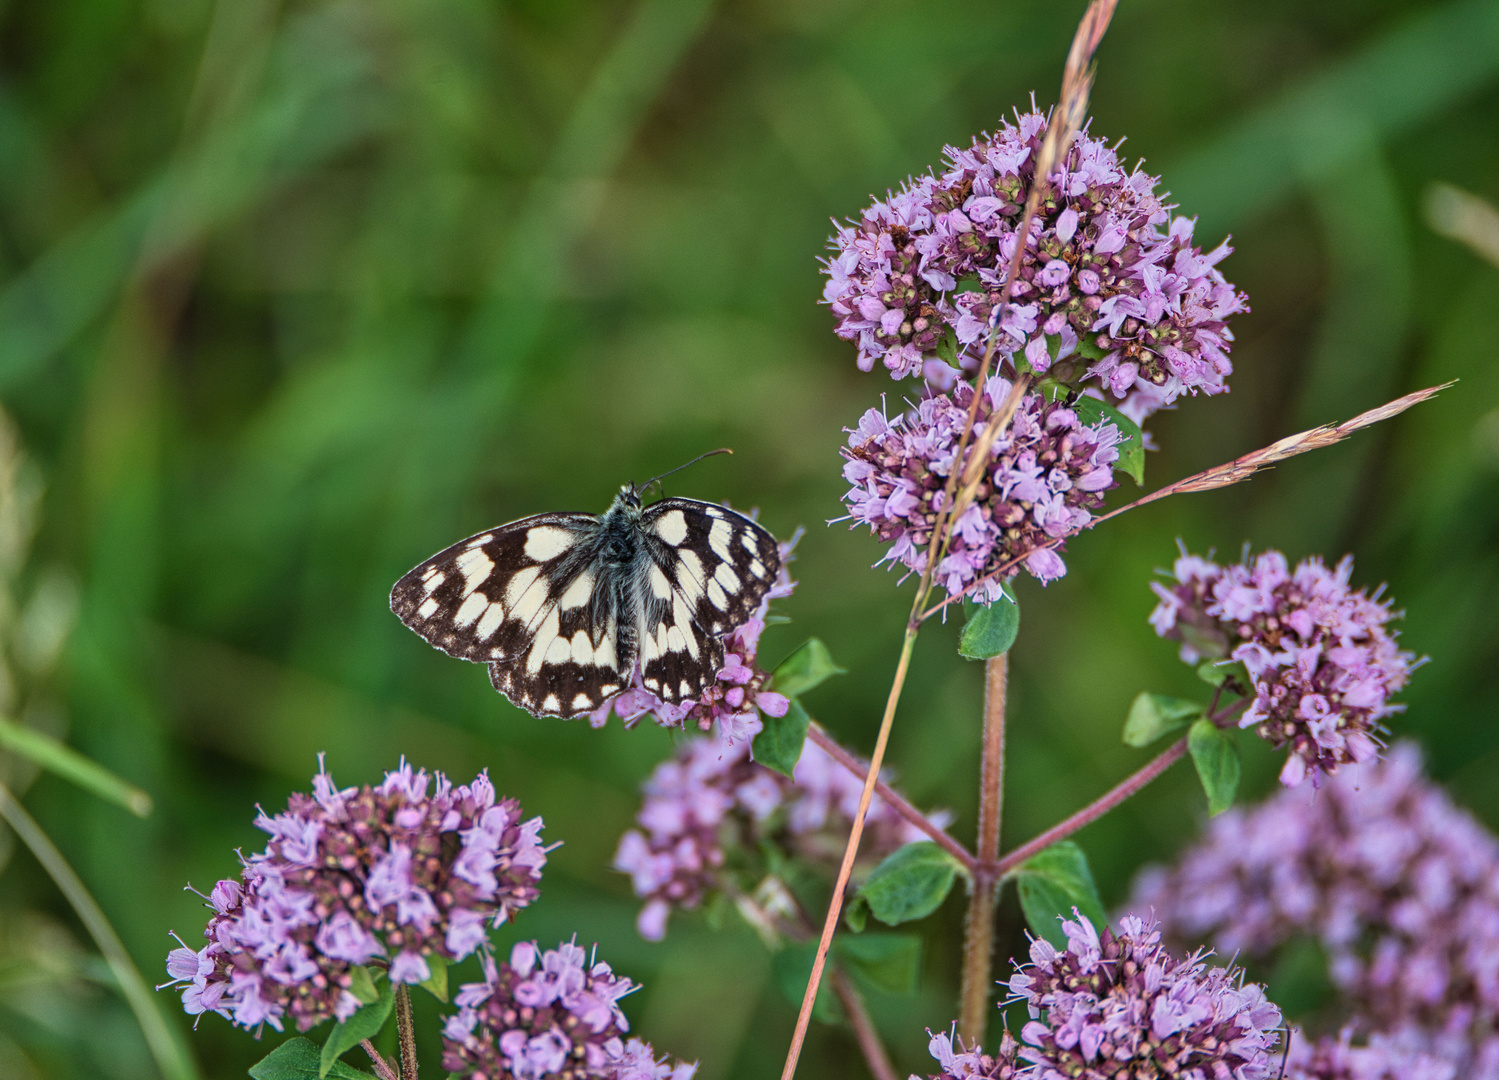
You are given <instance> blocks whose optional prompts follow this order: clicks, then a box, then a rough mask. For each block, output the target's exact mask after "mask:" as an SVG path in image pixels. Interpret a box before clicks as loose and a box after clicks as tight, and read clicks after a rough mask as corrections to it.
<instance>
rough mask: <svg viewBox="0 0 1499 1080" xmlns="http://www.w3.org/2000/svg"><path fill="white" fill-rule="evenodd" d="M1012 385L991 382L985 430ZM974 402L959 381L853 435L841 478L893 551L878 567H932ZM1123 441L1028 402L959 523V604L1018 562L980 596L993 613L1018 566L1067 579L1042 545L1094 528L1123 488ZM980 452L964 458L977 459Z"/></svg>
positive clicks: (946, 568)
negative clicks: (937, 530) (1117, 468)
mask: <svg viewBox="0 0 1499 1080" xmlns="http://www.w3.org/2000/svg"><path fill="white" fill-rule="evenodd" d="M1010 387H1011V384H1010V383H1009V382H1007V381H1005V380H1004V379H1000V378H995V377H991V378H990V379H989V383H988V392H987V393H986V395H985V397H984V398H983V400H982V401H981V402H980V403H979V409H978V413H977V416H976V417H975V421H974V423H975V428H976V429H978V428H982V427H983V425H984V424H985V422H986V421H987V420H988V417H989V414H990V411H991V410H992V409H994V408H997V407H998V406H999V404H1000V403H1001V402H1003V401H1004V400H1005V398H1006V396H1007V395H1008V394H1009V392H1010ZM972 401H973V389H972V388H971V387H970V386H969V385H968V384H967V383H962V384H960V385H958V386H957V388H956V389H955V390H954V391H953V393H952V394H950V395H949V394H937V395H932V396H929V397H926V398H923V399H922V400H921V401H920V402H919V403H918V404H917V405H916V406H915V408H913V409H912V410H911V411H910V412H908V413H905V414H904V415H901V416H898V417H896V418H895V419H894V420H887V419H886V418H885V416H884V415H883V414H882V413H881V412H879V411H877V410H874V409H871V410H870V411H869V412H867V413H865V414H864V418H863V419H862V420H861V421H860V422H859V426H858V427H857V428H856V429H854V430H852V431H850V432H849V438H848V446H847V448H846V449H845V450H844V451H843V456H844V457H845V458H846V459H847V464H845V465H844V467H843V478H844V479H845V480H847V481H848V482H849V484H850V485H851V486H850V488H849V490H848V492H847V493H846V494H845V495H844V497H843V500H844V502H845V503H846V504H847V505H848V510H849V517H850V518H851V519H852V521H853V522H854V523H855V524H860V523H862V524H865V525H868V526H869V527H870V529H871V530H872V531H873V532H874V534H875V535H876V536H878V537H879V538H880V539H881V540H882V541H885V542H886V543H889V544H890V547H889V548H888V549H887V550H886V552H885V556H884V558H883V559H881V560H880V561H881V562H884V561H886V560H889V561H891V562H898V563H901V564H902V565H904V566H906V567H908V568H909V569H911V570H913V571H916V572H918V573H919V572H920V571H921V570H922V569H923V568H924V567H925V565H926V560H927V554H928V553H927V548H928V545H929V544H930V542H931V538H932V528H933V527H934V525H935V523H936V518H937V510H938V508H939V506H940V504H941V501H942V494H943V491H944V489H945V487H946V485H947V479H948V477H949V476H950V475H951V474H952V471H953V469H954V467H955V466H954V457H955V452H956V449H957V444H958V439H959V438H960V436H961V435H962V432H963V430H964V427H965V425H966V424H967V421H968V409H969V406H970V404H971V403H972ZM1118 442H1119V429H1118V428H1117V427H1116V426H1115V425H1113V424H1111V423H1107V422H1100V423H1098V424H1093V425H1088V424H1084V423H1083V422H1082V420H1081V419H1080V418H1079V416H1078V414H1077V412H1076V410H1074V409H1071V408H1068V407H1066V406H1065V405H1064V404H1062V403H1061V402H1047V401H1045V400H1044V399H1043V398H1042V397H1041V395H1039V394H1027V395H1026V396H1025V397H1024V398H1023V399H1022V400H1021V403H1020V407H1019V408H1018V409H1017V410H1016V412H1015V416H1014V418H1013V419H1012V420H1011V421H1010V424H1009V427H1008V428H1007V429H1006V431H1005V434H1004V436H1003V437H1002V438H1000V439H997V440H996V441H995V443H994V446H993V447H992V449H991V451H990V457H991V459H992V465H991V467H990V468H989V469H988V471H987V472H986V474H985V476H984V479H983V482H982V483H981V484H980V485H979V488H978V492H977V494H976V496H975V498H974V501H973V503H972V505H970V506H969V507H968V508H967V509H966V510H965V511H964V512H963V513H962V514H961V515H960V516H959V518H958V520H957V521H955V522H954V523H953V525H952V530H951V532H952V539H951V542H950V543H949V545H948V550H947V555H946V556H945V557H944V558H943V560H942V562H941V564H940V565H939V566H938V567H937V569H936V575H935V580H936V582H937V583H938V584H940V585H941V586H942V587H943V588H944V589H946V590H947V592H948V593H949V594H955V593H958V592H960V591H962V590H963V589H964V588H966V587H967V586H969V585H970V584H972V583H973V582H975V581H977V580H978V579H980V578H982V577H984V576H985V575H988V574H991V573H994V572H995V571H997V570H999V569H1000V568H1001V567H1005V566H1007V565H1008V564H1010V563H1012V562H1014V563H1016V565H1014V566H1009V568H1008V569H1007V570H1005V571H1004V572H1003V573H1000V574H995V576H993V577H990V578H989V579H988V581H986V582H985V583H984V584H983V585H981V586H980V587H979V588H978V589H977V590H976V591H975V592H974V593H973V596H974V597H975V599H977V600H980V601H981V602H986V603H987V602H991V601H993V600H996V599H998V598H999V595H1000V592H1001V587H1002V585H1003V579H1004V578H1006V577H1010V576H1013V575H1014V574H1015V573H1017V572H1018V571H1019V567H1020V566H1021V565H1024V566H1025V568H1026V569H1027V570H1028V571H1029V572H1030V573H1031V574H1032V575H1033V576H1034V577H1036V578H1039V579H1040V580H1041V581H1043V582H1044V581H1050V580H1053V579H1055V578H1058V577H1061V576H1062V575H1063V574H1065V573H1066V572H1067V568H1066V566H1064V565H1063V563H1062V560H1061V558H1060V557H1059V556H1058V555H1057V554H1056V552H1055V551H1053V550H1051V549H1041V548H1038V545H1040V544H1044V543H1048V542H1050V541H1053V540H1056V539H1057V538H1060V537H1065V536H1070V535H1072V534H1073V533H1075V532H1077V531H1078V530H1079V529H1081V528H1083V527H1084V526H1085V525H1087V524H1088V522H1089V521H1091V520H1092V516H1093V515H1092V511H1093V510H1096V509H1098V507H1100V506H1102V505H1103V493H1104V492H1105V491H1107V490H1108V489H1110V488H1112V487H1115V486H1116V484H1115V481H1114V464H1115V463H1116V462H1117V461H1118V460H1119V451H1118V448H1117V446H1118ZM971 445H972V444H970V449H969V450H968V451H966V452H967V453H972V449H971ZM965 460H966V459H965ZM1017 560H1019V561H1018V562H1017Z"/></svg>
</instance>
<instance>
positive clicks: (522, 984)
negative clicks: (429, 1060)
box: [442, 941, 697, 1080]
mask: <svg viewBox="0 0 1499 1080" xmlns="http://www.w3.org/2000/svg"><path fill="white" fill-rule="evenodd" d="M481 963H482V965H483V971H484V981H483V982H478V983H467V984H465V985H464V986H463V987H462V988H461V989H460V990H459V991H458V994H457V996H456V997H455V998H454V1002H455V1003H456V1004H457V1006H458V1013H457V1015H455V1016H451V1017H449V1018H448V1021H447V1023H446V1025H445V1026H444V1028H443V1055H442V1065H443V1068H445V1069H447V1070H448V1072H449V1073H450V1074H452V1075H453V1076H454V1077H458V1078H461V1080H543V1078H545V1077H558V1078H567V1080H587V1078H593V1077H598V1078H602V1080H691V1077H692V1075H693V1073H694V1072H695V1071H696V1068H697V1067H696V1066H695V1065H669V1064H666V1063H658V1062H657V1061H656V1060H655V1055H654V1052H653V1051H652V1050H651V1048H650V1046H649V1045H648V1044H646V1043H643V1042H641V1041H640V1040H639V1039H631V1040H630V1041H629V1043H628V1044H627V1043H626V1042H625V1039H624V1035H625V1033H626V1032H627V1031H629V1030H630V1023H629V1021H628V1020H626V1019H625V1014H624V1013H623V1012H621V1011H620V1008H619V999H620V998H622V997H624V996H625V995H626V994H628V993H631V992H632V991H634V990H635V989H637V987H636V986H635V984H633V983H632V982H630V980H629V979H626V978H624V977H622V976H619V975H615V974H614V972H613V970H612V969H611V968H610V967H609V965H608V964H605V963H603V962H602V961H597V960H594V961H589V960H588V959H587V958H586V955H585V953H584V952H583V950H582V949H580V948H578V946H577V945H575V944H572V943H571V942H563V943H562V944H561V945H559V946H557V948H555V949H548V950H547V951H546V952H541V951H540V950H538V949H537V947H536V943H535V942H527V941H523V942H520V943H519V944H517V945H516V946H515V947H514V948H513V949H511V951H510V962H509V963H496V961H495V959H494V957H493V956H490V955H488V954H486V955H485V956H484V957H483V959H482V961H481Z"/></svg>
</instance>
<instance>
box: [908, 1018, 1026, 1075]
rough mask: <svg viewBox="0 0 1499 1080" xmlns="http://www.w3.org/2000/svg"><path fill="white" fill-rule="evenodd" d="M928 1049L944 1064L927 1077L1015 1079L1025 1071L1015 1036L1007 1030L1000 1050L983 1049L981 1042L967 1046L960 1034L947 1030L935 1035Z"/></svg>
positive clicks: (1000, 1038) (1001, 1041)
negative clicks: (1017, 1060) (986, 1051)
mask: <svg viewBox="0 0 1499 1080" xmlns="http://www.w3.org/2000/svg"><path fill="white" fill-rule="evenodd" d="M927 1034H929V1035H930V1034H931V1030H930V1029H928V1031H927ZM927 1050H928V1051H930V1052H931V1055H932V1057H934V1058H936V1059H937V1063H938V1064H939V1065H941V1066H942V1068H941V1071H940V1072H937V1073H933V1074H929V1075H928V1077H927V1080H1014V1078H1015V1077H1018V1076H1021V1075H1023V1074H1022V1073H1021V1069H1022V1068H1023V1066H1021V1065H1017V1064H1016V1062H1015V1038H1014V1036H1012V1035H1011V1034H1010V1033H1009V1032H1008V1031H1006V1032H1004V1033H1003V1034H1002V1035H1000V1037H999V1053H997V1054H992V1055H991V1054H986V1053H984V1048H983V1047H982V1046H972V1047H966V1048H965V1047H964V1045H963V1040H962V1039H961V1038H960V1037H959V1036H957V1035H954V1034H952V1033H950V1032H946V1031H940V1032H938V1033H937V1034H935V1035H932V1039H931V1042H929V1043H927ZM913 1080H914V1078H913Z"/></svg>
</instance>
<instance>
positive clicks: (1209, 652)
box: [1176, 622, 1228, 660]
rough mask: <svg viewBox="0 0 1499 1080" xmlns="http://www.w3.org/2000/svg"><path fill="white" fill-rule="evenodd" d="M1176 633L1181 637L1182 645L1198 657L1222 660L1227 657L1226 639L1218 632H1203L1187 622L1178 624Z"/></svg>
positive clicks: (1200, 628) (1198, 627)
mask: <svg viewBox="0 0 1499 1080" xmlns="http://www.w3.org/2000/svg"><path fill="white" fill-rule="evenodd" d="M1176 632H1177V633H1178V634H1180V635H1181V639H1182V644H1183V645H1185V646H1186V647H1187V648H1189V649H1191V650H1192V651H1193V652H1195V653H1196V654H1197V655H1198V656H1202V657H1206V658H1207V659H1209V660H1222V659H1223V658H1224V657H1225V656H1227V655H1228V638H1227V637H1226V636H1225V635H1224V634H1223V633H1222V632H1221V631H1219V630H1204V629H1203V628H1202V627H1200V626H1193V625H1192V624H1191V623H1189V622H1178V623H1177V624H1176Z"/></svg>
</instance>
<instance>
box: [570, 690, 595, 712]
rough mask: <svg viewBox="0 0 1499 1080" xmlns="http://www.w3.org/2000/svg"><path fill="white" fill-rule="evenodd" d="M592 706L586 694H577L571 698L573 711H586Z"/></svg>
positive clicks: (590, 699) (591, 701) (591, 700)
mask: <svg viewBox="0 0 1499 1080" xmlns="http://www.w3.org/2000/svg"><path fill="white" fill-rule="evenodd" d="M592 704H593V699H592V698H590V697H589V696H588V695H587V694H579V695H578V696H577V697H575V698H573V708H574V709H586V708H588V706H590V705H592Z"/></svg>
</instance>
